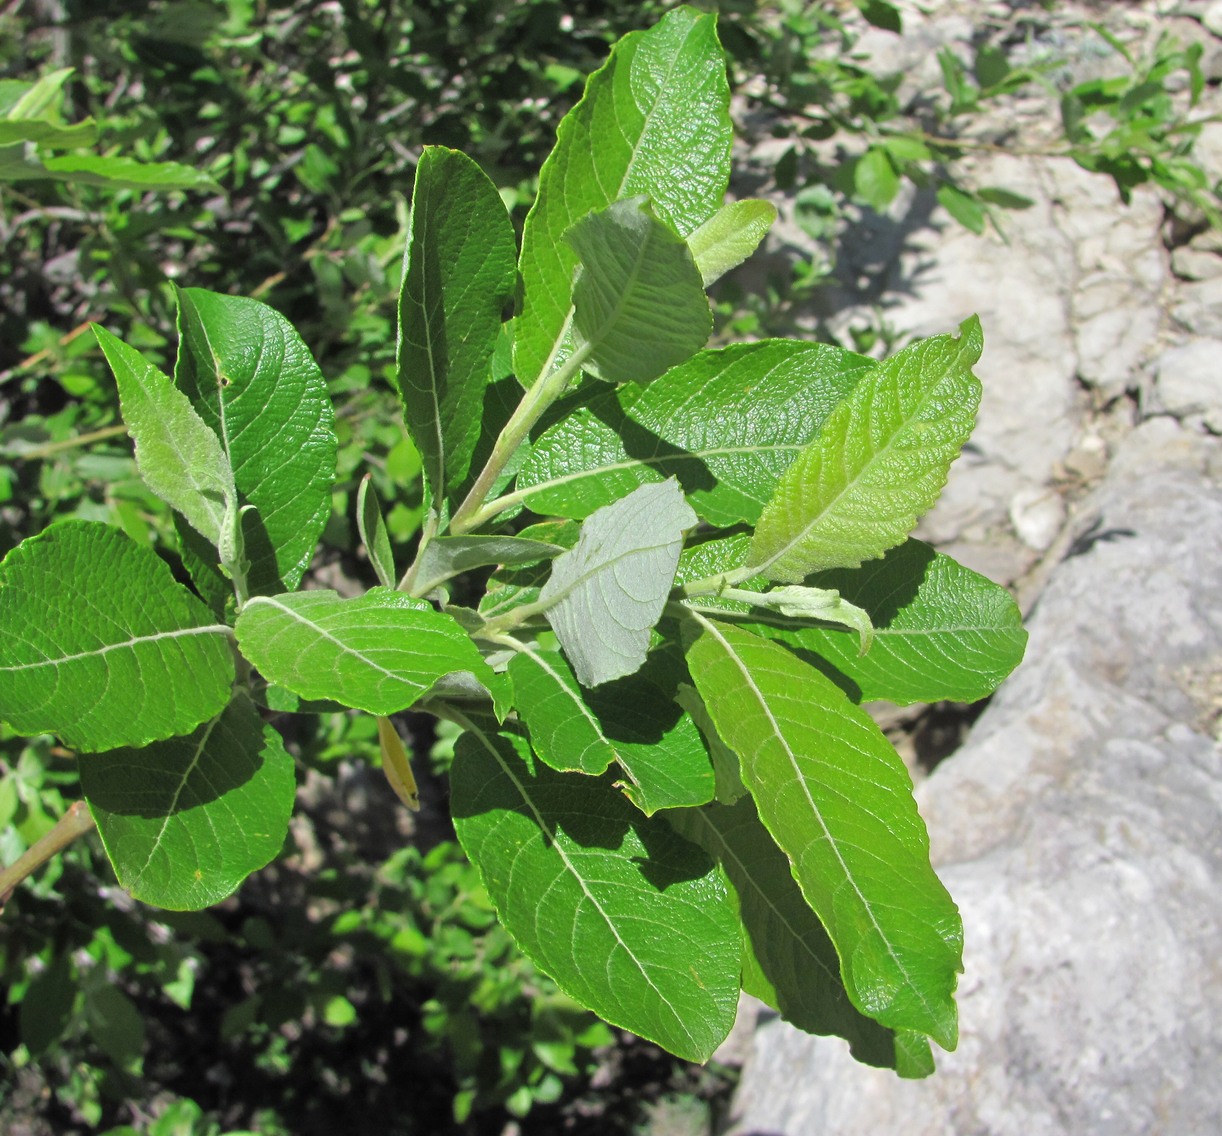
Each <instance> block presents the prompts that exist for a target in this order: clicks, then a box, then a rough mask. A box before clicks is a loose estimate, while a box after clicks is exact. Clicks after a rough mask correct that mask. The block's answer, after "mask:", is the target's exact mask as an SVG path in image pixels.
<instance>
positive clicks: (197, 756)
mask: <svg viewBox="0 0 1222 1136" xmlns="http://www.w3.org/2000/svg"><path fill="white" fill-rule="evenodd" d="M80 768H81V788H82V790H83V791H84V794H85V798H86V799H87V800H88V802H89V809H90V812H92V813H93V817H94V820H95V821H96V822H97V826H98V832H99V833H100V834H101V837H102V844H103V845H104V846H105V848H106V854H107V855H108V856H109V857H110V862H111V864H112V865H113V866H114V869H115V875H116V876H117V877H118V879H119V883H120V884H121V885H122V886H123V887H124V888H125V889H126V890H127V891H129V892H130V893H131V894H132V896H133V897H134V898H136V899H139V900H142V901H143V902H144V903H151V904H154V905H156V906H157V907H166V908H170V909H171V910H175V911H189V910H196V909H198V908H201V907H208V906H209V905H211V904H213V903H219V902H220V901H221V900H222V899H224V898H225V897H226V896H228V895H230V894H231V893H232V892H233V891H235V890H236V889H237V887H238V885H239V884H241V882H242V881H243V880H244V879H245V878H246V877H247V876H248V875H250V873H251V872H255V871H258V869H260V868H262V867H263V866H264V865H265V864H267V863H268V862H269V861H271V860H272V859H273V858H274V857H275V856H276V855H277V853H279V851H280V848H281V846H282V845H283V844H284V838H285V834H286V833H287V832H288V823H289V817H290V816H291V815H292V811H293V798H294V792H295V778H294V773H293V759H292V758H291V757H290V756H289V755H288V753H286V752H285V749H284V744H283V742H282V741H281V740H280V735H279V734H278V733H276V731H275V730H274V729H273V728H272V727H271V726H268V725H264V724H263V721H262V719H260V717H259V713H258V711H257V710H256V709H255V707H254V705H253V704H252V703H251V701H250V699H249V698H248V697H247V696H246V695H245V694H243V693H238V694H237V695H236V696H235V697H234V699H233V701H232V702H231V703H230V704H229V706H228V707H226V708H225V710H224V711H223V712H222V713H221V714H219V715H218V716H217V717H215V718H213V719H211V720H210V721H208V722H205V723H203V725H201V726H199V727H198V728H197V729H196V730H195V731H194V732H192V733H190V734H188V735H186V736H185V737H179V738H171V739H169V740H167V741H161V742H154V743H153V744H152V745H149V746H145V747H144V748H142V749H128V748H122V749H115V750H111V751H110V752H109V753H106V754H91V755H87V756H85V757H83V758H82V759H81V762H80Z"/></svg>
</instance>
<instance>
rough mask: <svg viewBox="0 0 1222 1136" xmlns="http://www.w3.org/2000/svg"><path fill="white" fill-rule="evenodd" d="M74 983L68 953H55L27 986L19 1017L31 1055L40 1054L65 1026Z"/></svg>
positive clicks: (70, 1011) (68, 1015)
mask: <svg viewBox="0 0 1222 1136" xmlns="http://www.w3.org/2000/svg"><path fill="white" fill-rule="evenodd" d="M76 994H77V984H76V976H75V975H74V974H73V968H72V960H71V958H70V957H69V955H68V953H67V952H64V953H62V954H57V955H56V956H55V958H54V959H53V960H52V962H51V965H50V966H48V967H47V968H46V970H44V971H43V972H42V973H41V974H38V975H36V976H35V977H34V979H33V980H32V981H31V982H30V985H29V986H28V987H27V988H26V992H25V997H24V998H22V999H21V1010H20V1014H19V1017H18V1021H19V1023H20V1028H21V1040H22V1042H23V1043H24V1044H25V1047H26V1048H27V1049H28V1050H29V1051H30V1056H31V1057H35V1058H37V1057H41V1056H42V1054H43V1053H44V1052H45V1051H46V1050H47V1048H48V1047H49V1046H50V1045H51V1044H52V1043H53V1042H55V1041H58V1040H59V1037H60V1035H61V1034H62V1033H63V1032H64V1030H65V1029H67V1028H68V1024H69V1023H70V1022H71V1021H72V1009H73V1006H74V1005H75V1004H76Z"/></svg>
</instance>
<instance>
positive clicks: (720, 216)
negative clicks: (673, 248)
mask: <svg viewBox="0 0 1222 1136" xmlns="http://www.w3.org/2000/svg"><path fill="white" fill-rule="evenodd" d="M775 220H776V206H775V205H773V204H772V202H771V201H761V200H758V199H754V198H752V199H750V200H747V201H730V202H727V203H726V204H725V205H723V206H722V207H721V208H720V209H719V210H717V212H716V213H714V214H713V216H711V217H710V218H709V219H708V220H707V221H705V223H704V224H703V225H701V226H700V228H698V229H697V230H696V231H695V232H694V233H693V234H692V235H691V236H690V237H688V239H687V246H688V248H690V249H691V250H692V256H693V258H695V261H696V267H697V268H698V269H700V276H701V278H702V279H703V281H704V286H705V287H706V288H707V287H708V286H709V285H710V284H712V283H713V281H714V280H717V279H719V278H720V277H722V276H724V275H725V274H726V273H727V272H729V271H730V269H731V268H736V267H737V266H738V265H740V264H742V262H743V261H744V260H746V259H747V257H749V256H750V255H751V254H752V253H753V252H755V250H756V249H757V248H759V245H760V242H761V241H762V240H763V239H764V238H765V237H766V236H767V235H768V230H769V229H770V228H772V222H773V221H775Z"/></svg>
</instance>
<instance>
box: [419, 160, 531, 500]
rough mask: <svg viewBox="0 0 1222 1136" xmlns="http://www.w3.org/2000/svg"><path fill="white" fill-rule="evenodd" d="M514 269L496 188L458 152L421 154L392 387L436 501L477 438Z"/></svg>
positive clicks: (447, 492)
mask: <svg viewBox="0 0 1222 1136" xmlns="http://www.w3.org/2000/svg"><path fill="white" fill-rule="evenodd" d="M516 262H517V243H516V240H515V238H514V232H513V224H512V223H511V222H510V219H509V214H508V213H507V212H506V210H505V204H504V202H503V201H502V200H501V197H500V194H498V193H497V190H496V186H494V185H493V184H492V182H491V181H489V180H488V177H487V175H486V174H485V173H484V172H483V171H482V170H481V169H480V168H479V166H477V165H476V164H475V163H474V162H473V161H472V160H471V159H470V158H468V157H467V156H466V155H465V154H461V153H459V152H458V151H457V150H447V149H445V148H444V147H441V146H426V147H425V148H424V152H423V153H422V154H421V156H420V162H419V164H418V165H417V166H416V184H415V188H414V190H413V191H412V212H411V232H410V234H409V236H408V242H407V253H406V259H405V262H404V263H405V271H404V274H403V287H402V290H401V292H400V295H399V350H398V385H399V392H400V394H401V395H402V397H403V403H404V407H405V409H406V412H407V413H406V420H407V427H408V430H409V431H410V432H411V435H412V440H413V441H414V442H415V443H416V446H417V448H418V449H419V450H420V454H421V456H422V457H423V459H424V470H425V477H426V478H427V480H428V485H429V488H430V490H431V491H432V493H433V496H434V498H436V499H437V500H438V501H439V502H440V501H444V500H446V499H447V498H449V497H450V496H451V495H452V493H451V491H452V490H453V489H455V488H456V487H457V486H458V485H459V484H460V483H461V482H462V480H463V477H464V476H465V474H466V472H467V468H468V466H469V465H470V462H471V454H472V451H473V450H474V449H475V444H476V442H477V441H478V439H479V432H480V414H481V410H482V408H483V401H484V389H485V387H487V385H488V383H489V381H490V380H491V377H492V371H491V366H490V364H491V360H492V351H493V347H494V346H495V344H496V340H497V336H498V335H499V334H500V330H501V311H502V309H503V308H504V307H505V305H506V304H507V303H508V302H509V301H510V299H512V297H513V289H514V285H515V283H516V281H517V274H516Z"/></svg>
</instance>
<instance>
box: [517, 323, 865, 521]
mask: <svg viewBox="0 0 1222 1136" xmlns="http://www.w3.org/2000/svg"><path fill="white" fill-rule="evenodd" d="M874 366H875V363H874V361H873V360H871V359H867V358H865V357H864V356H862V355H855V354H853V353H852V352H850V351H844V350H842V349H840V348H837V347H829V346H827V345H825V344H821V343H799V342H797V341H796V340H788V339H773V340H764V341H763V342H760V343H749V344H736V345H734V346H732V347H725V348H721V349H719V350H716V351H702V352H700V353H699V354H698V355H696V356H695V357H694V358H692V359H691V360H690V361H688V362H686V363H683V364H682V365H680V366H678V367H674V368H672V369H671V370H669V371H667V372H666V374H664V375H662V376H661V377H659V378H657V379H655V380H654V381H653V382H652V383H651V384H650V385H649V386H648V387H647V388H646V389H645V390H644V391H643V392H638V391H637V390H636V388H631V389H626V390H623V391H620V392H617V393H615V394H611V393H609V394H608V395H607V396H606V397H605V398H603V399H600V400H599V401H597V402H595V403H593V404H591V405H590V406H589V407H588V408H583V409H581V410H579V411H577V412H576V413H574V414H571V415H569V417H567V418H566V419H564V420H563V421H561V422H559V423H558V424H557V425H555V426H553V427H551V428H550V429H549V430H547V431H545V432H544V433H543V434H542V435H541V436H540V437H539V438H538V439H537V440H536V441H535V443H534V445H533V446H532V448H531V453H530V457H529V459H528V460H527V462H526V465H525V467H524V468H523V470H522V472H521V473H520V474H519V475H518V480H517V488H516V490H515V492H514V493H513V494H512V495H511V496H512V498H513V499H518V500H521V501H523V502H524V503H525V504H526V506H527V507H528V508H530V509H532V510H534V511H535V512H536V513H542V514H548V513H552V514H557V515H561V516H566V517H585V516H588V515H589V514H590V513H592V512H593V511H594V510H595V509H597V508H601V507H602V506H604V505H608V504H610V503H611V502H612V501H615V500H617V499H618V498H620V497H623V496H624V495H625V494H627V493H629V492H630V491H631V490H633V489H635V488H636V487H637V486H638V485H643V484H647V483H653V482H660V481H663V480H665V478H667V477H677V478H678V479H679V481H680V483H681V484H682V485H683V488H684V491H685V492H686V493H687V494H688V499H689V501H690V503H691V505H692V507H693V508H694V509H695V510H696V511H697V513H699V514H700V516H702V517H703V518H705V519H706V520H708V521H709V522H711V523H712V524H715V525H733V524H737V523H739V522H741V521H746V522H747V523H754V522H755V521H756V520H758V518H759V515H760V511H761V510H762V509H763V508H764V505H765V504H766V503H767V502H768V501H769V499H770V498H771V497H772V495H773V493H774V492H775V490H776V486H777V481H778V479H779V478H780V477H781V475H782V474H783V473H784V472H785V470H786V469H787V468H788V467H789V466H790V465H791V464H792V463H793V461H794V459H795V458H797V456H798V455H799V454H800V453H801V452H802V450H803V449H804V448H805V447H806V446H807V445H808V444H809V443H810V442H811V440H812V439H813V438H814V437H815V436H816V434H817V433H818V431H819V427H820V426H821V425H822V423H823V422H824V420H825V419H826V418H827V416H828V415H829V414H830V413H831V412H832V410H833V409H834V408H835V406H836V405H837V404H838V403H839V402H841V401H842V400H843V399H844V398H845V397H846V396H847V395H848V394H849V392H850V391H851V390H852V389H853V388H854V386H855V385H856V383H857V382H858V380H859V379H860V378H861V376H862V375H864V374H866V373H867V372H869V371H870V370H872V369H873V368H874Z"/></svg>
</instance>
